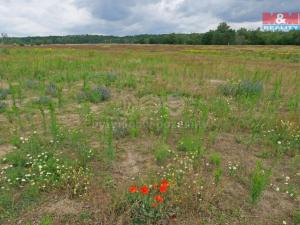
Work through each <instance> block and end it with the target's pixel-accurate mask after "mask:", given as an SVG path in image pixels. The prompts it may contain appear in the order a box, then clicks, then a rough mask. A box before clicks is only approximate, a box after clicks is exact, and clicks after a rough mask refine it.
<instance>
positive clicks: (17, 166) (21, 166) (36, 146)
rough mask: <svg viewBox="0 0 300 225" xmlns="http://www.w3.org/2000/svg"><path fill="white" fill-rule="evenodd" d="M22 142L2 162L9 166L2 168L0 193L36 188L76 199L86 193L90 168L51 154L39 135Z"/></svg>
mask: <svg viewBox="0 0 300 225" xmlns="http://www.w3.org/2000/svg"><path fill="white" fill-rule="evenodd" d="M18 141H19V143H20V148H19V149H16V150H15V151H14V152H12V153H10V154H8V155H7V157H5V158H3V159H2V160H1V163H3V164H5V166H4V167H2V168H1V169H0V192H1V191H8V190H10V189H14V188H25V187H26V186H32V187H36V188H37V189H38V190H40V191H49V190H52V189H63V190H65V191H67V192H68V194H69V195H70V196H72V197H75V196H81V195H83V194H84V193H86V191H87V187H88V185H89V179H90V172H89V170H88V168H85V167H82V166H81V165H80V164H79V163H78V162H70V161H68V160H66V159H65V158H64V157H62V156H61V155H59V154H58V153H56V152H54V151H53V150H52V149H48V151H47V150H46V149H45V147H44V146H43V145H41V144H40V143H39V139H38V137H37V134H36V132H34V135H33V136H31V137H20V139H19V140H18ZM42 149H43V150H42Z"/></svg>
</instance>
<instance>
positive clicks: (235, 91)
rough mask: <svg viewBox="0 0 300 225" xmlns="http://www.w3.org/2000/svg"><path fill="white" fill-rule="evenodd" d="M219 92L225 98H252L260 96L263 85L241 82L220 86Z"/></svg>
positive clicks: (248, 81) (257, 82)
mask: <svg viewBox="0 0 300 225" xmlns="http://www.w3.org/2000/svg"><path fill="white" fill-rule="evenodd" d="M219 90H220V92H221V93H222V94H223V95H225V96H233V97H239V96H244V97H252V96H259V95H261V93H262V91H263V85H262V83H261V82H259V81H250V80H242V81H240V82H239V83H228V84H222V85H220V86H219Z"/></svg>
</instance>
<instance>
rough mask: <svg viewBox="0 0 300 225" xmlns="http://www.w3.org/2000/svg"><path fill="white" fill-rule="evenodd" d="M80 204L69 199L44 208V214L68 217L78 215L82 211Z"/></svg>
mask: <svg viewBox="0 0 300 225" xmlns="http://www.w3.org/2000/svg"><path fill="white" fill-rule="evenodd" d="M82 208H83V207H82V204H81V203H79V202H76V201H72V200H70V199H63V200H60V201H58V202H55V203H51V204H50V205H48V206H46V207H45V208H44V212H45V213H50V214H55V215H60V216H62V215H69V214H74V215H75V214H78V213H79V212H80V211H81V210H82Z"/></svg>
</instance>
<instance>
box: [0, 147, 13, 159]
mask: <svg viewBox="0 0 300 225" xmlns="http://www.w3.org/2000/svg"><path fill="white" fill-rule="evenodd" d="M13 148H14V146H12V145H9V144H4V145H0V158H3V157H4V156H5V155H6V154H8V153H9V152H11V151H12V150H13Z"/></svg>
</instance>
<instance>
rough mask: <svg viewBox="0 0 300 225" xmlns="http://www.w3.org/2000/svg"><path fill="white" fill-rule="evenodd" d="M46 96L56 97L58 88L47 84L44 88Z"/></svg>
mask: <svg viewBox="0 0 300 225" xmlns="http://www.w3.org/2000/svg"><path fill="white" fill-rule="evenodd" d="M46 94H47V95H51V96H53V97H56V96H57V95H58V88H57V86H56V85H55V84H52V83H51V84H48V85H47V86H46Z"/></svg>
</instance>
